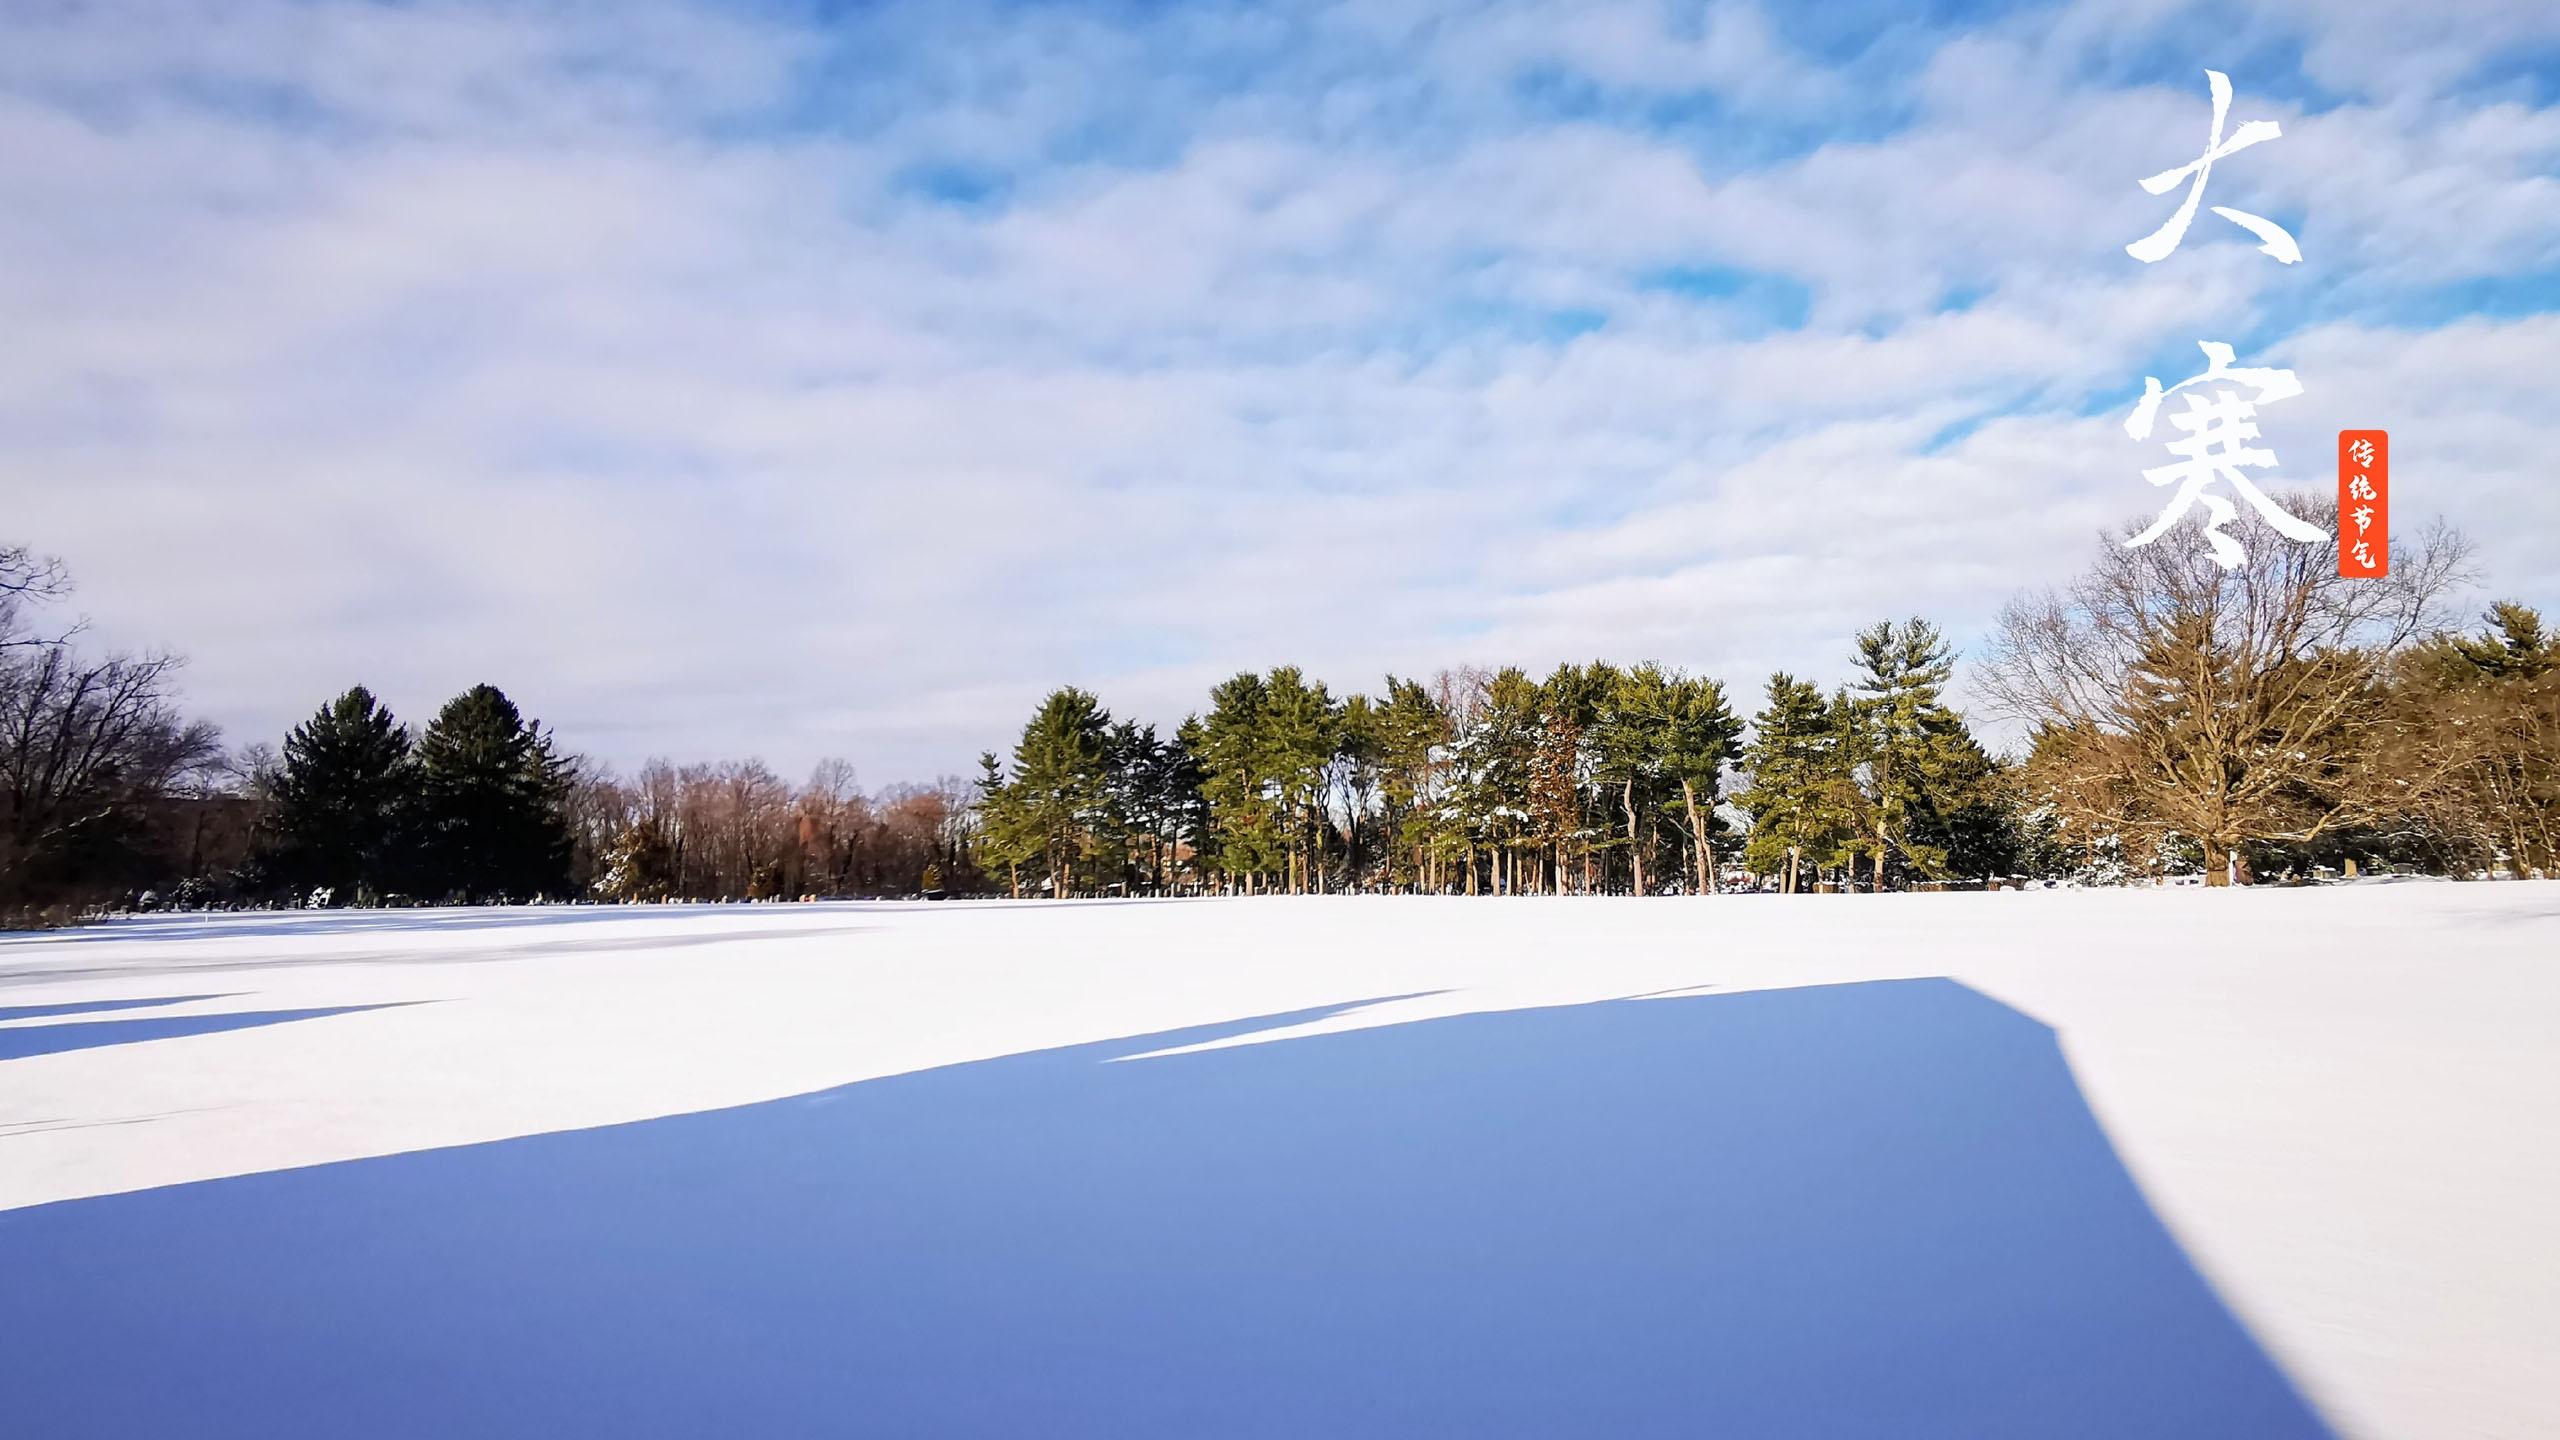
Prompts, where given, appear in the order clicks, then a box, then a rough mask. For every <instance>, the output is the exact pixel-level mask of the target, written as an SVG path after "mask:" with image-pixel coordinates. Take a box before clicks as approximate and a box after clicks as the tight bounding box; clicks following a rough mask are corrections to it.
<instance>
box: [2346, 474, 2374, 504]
mask: <svg viewBox="0 0 2560 1440" xmlns="http://www.w3.org/2000/svg"><path fill="white" fill-rule="evenodd" d="M2373 495H2374V490H2373V481H2372V480H2370V479H2368V478H2366V477H2365V476H2362V475H2350V476H2348V477H2347V498H2349V499H2351V500H2370V499H2372V498H2373Z"/></svg>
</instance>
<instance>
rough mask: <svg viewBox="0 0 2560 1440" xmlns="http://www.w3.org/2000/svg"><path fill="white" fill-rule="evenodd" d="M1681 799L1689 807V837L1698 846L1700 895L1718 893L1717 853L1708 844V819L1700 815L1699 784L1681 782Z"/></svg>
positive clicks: (1686, 780) (1691, 781)
mask: <svg viewBox="0 0 2560 1440" xmlns="http://www.w3.org/2000/svg"><path fill="white" fill-rule="evenodd" d="M1680 798H1681V799H1682V800H1683V801H1684V802H1686V803H1687V805H1688V807H1689V836H1690V838H1691V839H1693V840H1695V841H1696V842H1697V845H1698V893H1699V894H1701V895H1713V894H1714V893H1716V851H1715V847H1714V846H1713V845H1710V844H1708V843H1707V822H1706V817H1705V816H1704V815H1701V814H1699V813H1698V784H1697V782H1696V781H1694V780H1688V779H1683V780H1682V781H1681V782H1680Z"/></svg>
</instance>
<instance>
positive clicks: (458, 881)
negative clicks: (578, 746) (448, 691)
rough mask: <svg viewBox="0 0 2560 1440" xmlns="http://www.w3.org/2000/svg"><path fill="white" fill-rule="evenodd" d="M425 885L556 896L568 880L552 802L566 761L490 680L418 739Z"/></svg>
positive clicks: (561, 826) (450, 890)
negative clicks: (427, 877)
mask: <svg viewBox="0 0 2560 1440" xmlns="http://www.w3.org/2000/svg"><path fill="white" fill-rule="evenodd" d="M417 758H418V771H419V812H420V817H421V820H422V836H421V838H422V841H423V844H422V851H423V857H422V858H423V860H424V863H425V867H426V873H427V875H428V876H429V877H430V878H429V883H428V887H427V889H428V893H430V894H433V895H437V896H446V897H460V898H461V899H463V900H465V901H470V902H483V901H504V900H511V899H531V898H534V897H537V896H544V895H557V894H560V893H562V892H563V891H565V890H566V889H567V888H568V883H569V846H570V835H569V827H568V826H567V824H566V823H565V822H564V821H563V819H562V813H561V807H562V805H563V804H564V802H565V801H566V799H567V795H568V788H569V779H570V774H569V766H568V764H567V763H566V762H565V761H563V760H562V759H561V758H560V757H559V756H558V755H556V754H555V753H554V752H553V750H552V745H551V738H550V736H549V735H547V734H545V733H544V732H543V730H542V727H541V726H539V725H537V724H535V723H533V722H531V721H528V720H526V719H525V718H524V715H523V713H522V712H520V711H518V710H517V709H516V706H515V702H514V701H511V700H509V699H508V698H507V697H506V695H505V693H504V692H502V691H500V690H499V689H498V688H497V687H496V686H494V685H475V686H473V687H472V688H471V689H469V690H466V691H464V692H463V693H462V694H460V695H458V696H455V697H454V698H453V699H452V700H451V701H450V702H448V703H447V704H446V705H445V707H444V709H443V710H441V711H439V712H437V714H436V718H435V721H434V723H432V724H430V725H428V726H427V730H426V733H425V734H424V735H423V736H421V737H419V740H418V749H417Z"/></svg>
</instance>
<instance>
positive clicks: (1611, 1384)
mask: <svg viewBox="0 0 2560 1440" xmlns="http://www.w3.org/2000/svg"><path fill="white" fill-rule="evenodd" d="M1895 982H1899V983H1895ZM1951 982H1952V983H1951ZM1807 987H1825V988H1807ZM1593 1002H1623V1003H1616V1004H1602V1003H1593ZM1555 1007H1573V1008H1569V1009H1559V1008H1555ZM1452 1016H1470V1017H1475V1018H1471V1019H1462V1020H1448V1019H1441V1018H1438V1017H1452ZM2044 1027H2050V1030H2049V1031H2048V1030H2047V1029H2046V1028H2044ZM1337 1032H1341V1033H1337ZM1318 1037H1331V1038H1318ZM2057 1040H2058V1042H2059V1051H2058V1053H2057V1052H2056V1051H2055V1049H2054V1045H2055V1042H2056V1041H2057ZM1099 1042H1118V1043H1110V1044H1104V1043H1099ZM1076 1047H1083V1048H1076ZM1008 1057H1009V1058H1008ZM972 1062H983V1063H972ZM937 1067H950V1068H937ZM883 1077H901V1078H898V1079H895V1080H890V1079H884V1078H883ZM853 1082H870V1083H863V1084H855V1083H853ZM839 1087H842V1088H839ZM790 1097H806V1098H798V1099H793V1098H790ZM766 1102H782V1103H779V1104H773V1103H766ZM726 1107H745V1108H726ZM714 1111H716V1112H718V1113H716V1114H706V1113H702V1112H714ZM674 1116H689V1117H691V1118H689V1119H659V1118H658V1117H674ZM2555 1116H2560V885H2549V884H2495V885H2447V884H2367V885H2361V886H2351V887H2340V888H2332V889H2325V890H2317V891H2314V890H2248V891H2204V890H2175V891H2126V892H2107V891H2090V892H2056V893H2028V894H2014V893H2013V894H2002V895H1936V896H1881V897H1870V896H1845V897H1798V898H1793V899H1788V898H1780V897H1774V896H1771V897H1760V896H1727V897H1715V898H1708V899H1677V898H1664V899H1650V900H1593V899H1544V898H1540V899H1511V900H1492V899H1479V900H1454V899H1453V900H1429V899H1403V898H1398V899H1385V898H1357V897H1342V898H1329V899H1305V900H1290V899H1280V898H1264V899H1250V900H1211V901H1169V902H1144V901H1138V902H1121V903H1115V902H1069V903H1065V904H1047V903H988V904H945V905H930V906H928V905H898V904H829V905H791V906H758V907H728V908H719V907H666V908H632V909H532V910H516V911H427V912H405V913H352V912H346V913H313V914H296V915H239V916H217V917H202V918H197V917H171V918H137V919H132V920H126V921H120V922H116V923H111V924H106V925H100V926H96V927H91V928H88V929H84V930H79V931H75V932H69V933H64V934H58V935H49V936H17V937H0V1275H6V1276H8V1277H10V1283H9V1284H7V1285H0V1334H7V1335H10V1336H11V1337H12V1338H11V1339H10V1340H9V1341H8V1342H6V1344H5V1345H0V1388H5V1389H6V1390H7V1391H8V1393H9V1395H10V1400H9V1402H8V1403H9V1404H10V1406H11V1407H12V1409H13V1410H15V1411H16V1412H17V1413H18V1415H19V1416H20V1417H21V1418H22V1419H23V1420H31V1421H32V1422H33V1423H34V1424H35V1427H36V1428H34V1429H31V1430H26V1431H22V1432H20V1433H28V1434H74V1433H99V1434H146V1433H149V1434H159V1433H178V1432H179V1431H183V1432H185V1433H199V1434H209V1433H242V1434H253V1433H254V1434H268V1435H273V1434H281V1433H314V1434H324V1433H371V1434H392V1433H419V1434H431V1433H448V1434H450V1433H477V1434H496V1433H562V1431H563V1429H564V1428H566V1429H586V1430H588V1431H590V1432H594V1433H617V1434H630V1433H701V1432H702V1431H704V1430H708V1429H714V1428H722V1429H731V1430H733V1431H734V1432H735V1433H747V1434H764V1433H809V1432H827V1433H884V1434H886V1433H899V1434H904V1433H924V1432H940V1433H990V1432H993V1433H1007V1432H1010V1433H1047V1434H1058V1433H1106V1432H1109V1433H1181V1434H1201V1433H1273V1434H1284V1433H1292V1432H1296V1433H1312V1432H1311V1430H1310V1428H1309V1427H1317V1428H1321V1429H1323V1430H1326V1431H1329V1432H1330V1433H1364V1432H1365V1433H1399V1432H1402V1433H1410V1432H1412V1431H1415V1430H1422V1431H1435V1432H1438V1433H1469V1434H1480V1433H1491V1432H1495V1431H1506V1430H1507V1431H1511V1432H1515V1433H1540V1432H1542V1431H1543V1432H1545V1433H1557V1427H1559V1426H1561V1427H1563V1428H1565V1429H1568V1430H1576V1431H1579V1432H1581V1433H1640V1432H1644V1433H1651V1432H1668V1433H1712V1432H1715V1431H1719V1430H1720V1431H1721V1433H1734V1434H1758V1433H1842V1434H1853V1433H1891V1434H1921V1433H1967V1434H1991V1433H2015V1434H2056V1433H2073V1434H2110V1433H2117V1434H2142V1433H2184V1434H2202V1433H2224V1434H2234V1435H2265V1434H2282V1433H2319V1431H2320V1428H2321V1426H2323V1425H2326V1426H2330V1427H2335V1429H2336V1430H2337V1431H2339V1432H2341V1433H2347V1434H2355V1435H2391V1436H2413V1437H2430V1440H2433V1437H2450V1436H2469V1435H2495V1436H2527V1435H2552V1434H2560V1225H2555V1223H2554V1219H2553V1217H2554V1215H2555V1213H2560V1211H2555V1203H2560V1202H2555V1199H2554V1197H2555V1196H2560V1128H2556V1127H2555V1124H2554V1117H2555ZM644 1121H645V1122H651V1123H649V1124H626V1123H625V1122H644ZM608 1126H612V1127H620V1128H615V1129H598V1128H597V1127H608ZM512 1137H540V1138H535V1139H524V1140H516V1141H514V1143H511V1144H504V1145H489V1144H485V1143H484V1142H494V1141H508V1140H511V1139H512ZM443 1147H475V1148H471V1149H465V1150H453V1149H447V1148H443ZM408 1152H433V1153H428V1154H411V1153H408ZM395 1155H398V1156H402V1157H403V1158H401V1159H397V1160H376V1159H368V1158H366V1157H383V1156H395ZM336 1162H358V1163H351V1164H341V1163H336ZM295 1167H326V1168H322V1169H297V1168H295ZM222 1177H257V1178H255V1179H232V1180H223V1179H222ZM217 1180H219V1181H221V1183H217V1184H207V1185H191V1184H188V1182H198V1181H217ZM167 1187H183V1188H167ZM28 1337H35V1338H33V1339H32V1340H30V1339H29V1338H28ZM10 1369H15V1370H16V1371H17V1373H15V1374H9V1373H7V1372H8V1371H9V1370H10ZM679 1374H680V1375H683V1376H686V1377H689V1378H688V1379H686V1380H683V1381H682V1382H679V1381H678V1380H676V1379H672V1378H670V1377H671V1376H673V1375H679ZM2305 1401H2307V1402H2308V1407H2309V1408H2308V1409H2305V1408H2303V1402H2305ZM846 1406H858V1407H862V1408H860V1409H859V1411H858V1413H860V1414H861V1415H863V1416H864V1417H865V1421H864V1423H861V1424H853V1425H851V1426H850V1428H848V1425H847V1422H846V1419H845V1417H846V1415H847V1414H848V1413H849V1412H848V1411H847V1410H846V1409H844V1408H843V1407H846ZM473 1407H484V1408H483V1409H478V1410H475V1409H474V1408H473ZM2315 1416H2316V1418H2314V1417H2315ZM173 1423H174V1424H175V1427H176V1428H175V1429H172V1428H171V1426H172V1424H173ZM1702 1425H1703V1427H1704V1428H1703V1429H1702V1428H1701V1427H1702Z"/></svg>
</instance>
